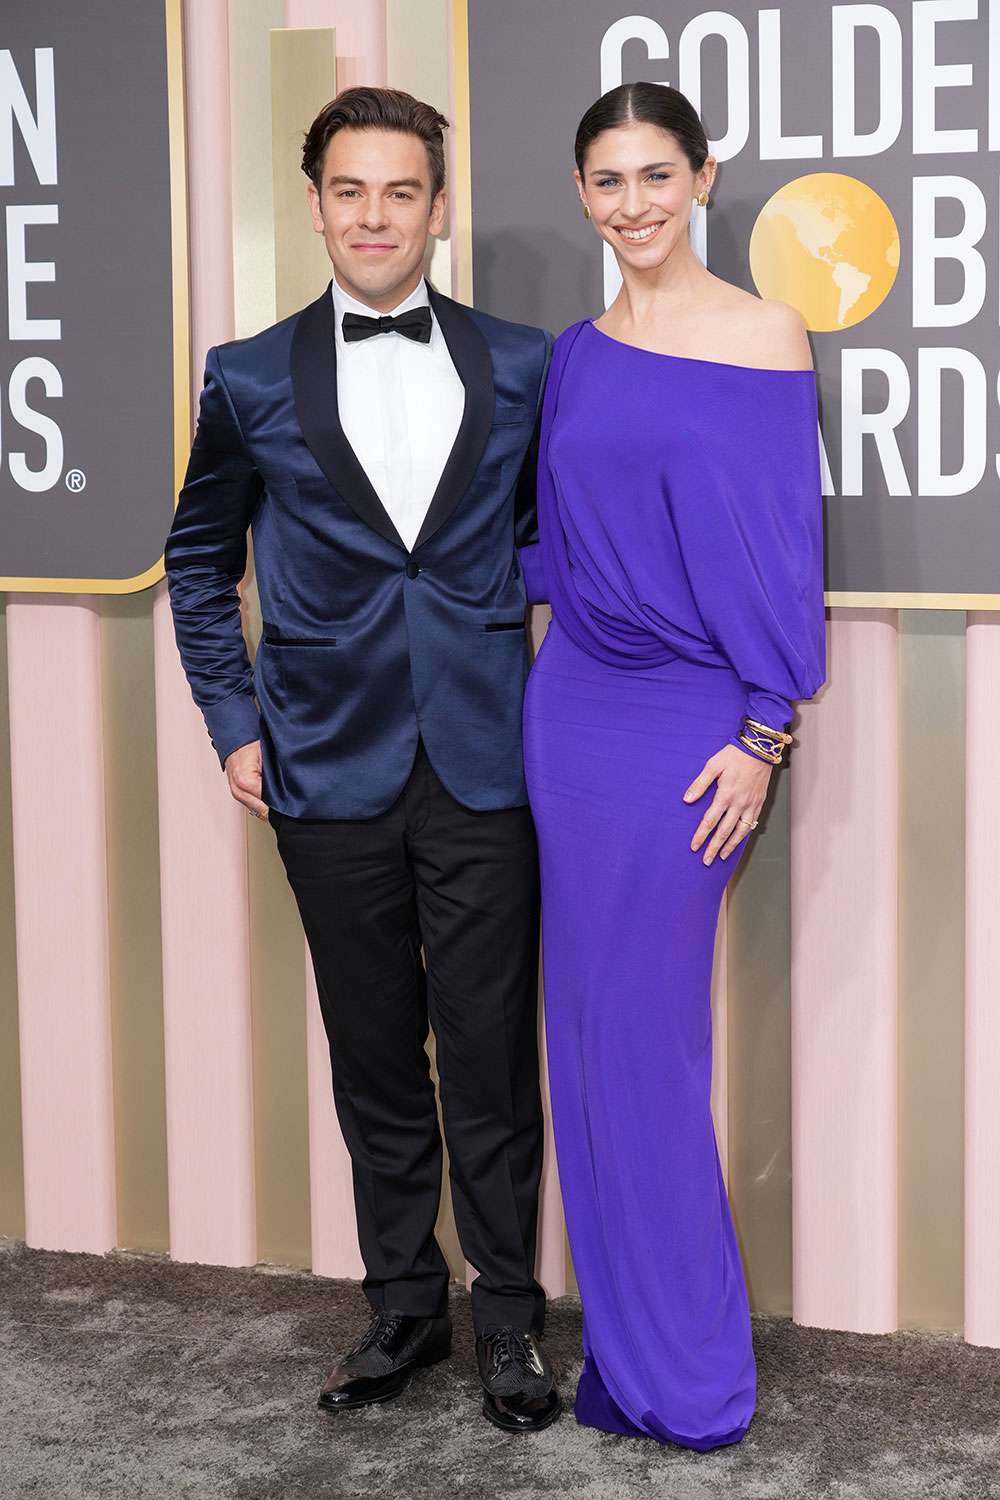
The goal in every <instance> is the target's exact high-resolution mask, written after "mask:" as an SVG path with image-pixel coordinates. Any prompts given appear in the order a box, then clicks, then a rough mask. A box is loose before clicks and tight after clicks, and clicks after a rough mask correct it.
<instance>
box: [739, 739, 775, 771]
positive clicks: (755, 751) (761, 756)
mask: <svg viewBox="0 0 1000 1500" xmlns="http://www.w3.org/2000/svg"><path fill="white" fill-rule="evenodd" d="M738 738H739V742H740V744H741V745H745V746H746V747H747V749H748V750H749V751H750V754H751V755H756V757H757V759H758V760H766V761H767V763H768V764H769V765H772V766H780V765H781V752H780V751H779V752H778V753H777V754H776V755H769V754H768V753H767V751H766V750H762V749H761V747H760V746H759V745H755V744H754V743H753V741H752V740H748V739H747V737H746V735H745V734H741V735H739V736H738Z"/></svg>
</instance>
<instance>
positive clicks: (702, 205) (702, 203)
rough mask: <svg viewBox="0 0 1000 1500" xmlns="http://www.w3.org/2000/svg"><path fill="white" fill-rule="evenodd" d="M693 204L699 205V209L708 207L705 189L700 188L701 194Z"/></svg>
mask: <svg viewBox="0 0 1000 1500" xmlns="http://www.w3.org/2000/svg"><path fill="white" fill-rule="evenodd" d="M695 202H696V203H697V204H698V205H699V207H700V208H707V207H708V192H707V190H706V189H705V188H702V190H701V192H700V193H699V194H698V196H697V198H696V199H695Z"/></svg>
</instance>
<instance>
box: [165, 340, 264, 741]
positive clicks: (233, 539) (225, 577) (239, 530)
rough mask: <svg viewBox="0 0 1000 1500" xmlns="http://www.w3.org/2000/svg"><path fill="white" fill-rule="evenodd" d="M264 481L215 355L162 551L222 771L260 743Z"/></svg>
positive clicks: (191, 676)
mask: <svg viewBox="0 0 1000 1500" xmlns="http://www.w3.org/2000/svg"><path fill="white" fill-rule="evenodd" d="M263 488H264V485H263V480H262V478H261V476H260V474H259V472H258V471H257V469H256V468H255V466H254V464H253V462H252V460H251V458H250V456H249V454H248V452H247V449H246V444H245V442H244V439H243V433H242V431H241V429H240V424H239V420H238V418H237V416H236V411H235V409H234V407H233V403H232V400H231V398H230V395H229V391H228V389H227V388H226V382H225V378H224V376H223V373H222V366H221V364H220V362H219V354H218V350H217V349H210V350H209V351H208V356H207V360H206V366H205V387H204V390H203V391H202V393H201V406H200V410H199V414H198V426H197V430H196V433H195V439H194V446H193V448H192V450H191V458H190V461H189V463H188V468H187V474H186V476H185V480H184V487H183V489H182V490H181V493H180V498H179V500H178V504H177V510H176V512H175V514H174V520H173V525H172V526H171V528H170V534H169V536H168V538H167V543H166V547H165V549H164V560H165V565H166V572H167V584H168V588H169V591H170V607H171V610H172V612H173V617H174V633H175V635H176V638H177V647H178V650H179V651H180V657H181V662H182V663H183V666H184V671H185V674H186V676H187V680H188V682H189V684H190V686H191V692H192V695H193V697H194V701H195V702H196V703H197V705H198V707H199V708H200V709H201V711H202V714H203V715H204V718H205V724H206V726H207V728H208V732H209V735H210V736H211V739H212V744H213V745H214V746H215V750H216V754H217V755H218V757H219V763H220V764H221V765H222V766H225V762H226V757H227V756H228V755H229V754H230V753H231V752H232V751H233V750H237V749H239V747H240V746H241V745H247V744H250V743H251V742H252V741H254V740H256V739H259V738H260V716H259V713H258V709H257V704H256V701H255V699H254V692H253V670H252V668H251V665H250V658H249V656H248V655H247V648H246V642H245V641H244V639H243V628H242V622H241V618H240V598H239V592H238V585H239V582H240V580H241V578H242V577H243V574H244V572H245V570H246V562H247V528H248V527H249V525H250V520H251V517H252V515H253V512H254V509H255V508H256V505H257V503H258V501H259V499H260V496H261V494H262V492H263Z"/></svg>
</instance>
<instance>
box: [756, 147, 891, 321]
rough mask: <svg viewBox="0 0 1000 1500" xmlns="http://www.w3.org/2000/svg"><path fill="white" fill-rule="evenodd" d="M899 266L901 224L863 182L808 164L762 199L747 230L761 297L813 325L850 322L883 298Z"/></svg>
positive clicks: (872, 307) (875, 305) (857, 318)
mask: <svg viewBox="0 0 1000 1500" xmlns="http://www.w3.org/2000/svg"><path fill="white" fill-rule="evenodd" d="M898 270H899V230H898V229H897V228H896V221H895V219H894V218H893V216H892V214H891V213H890V211H889V207H888V205H887V204H886V203H885V201H884V200H883V199H882V198H880V197H879V195H878V193H876V192H875V191H874V189H872V188H870V187H869V186H868V184H867V183H865V182H859V181H858V179H857V178H856V177H847V176H845V175H844V174H843V173H841V172H811V173H809V175H808V176H806V177H796V178H795V180H794V181H793V182H787V183H786V184H785V186H784V187H782V188H779V189H778V191H777V192H776V193H773V194H772V195H771V197H770V198H769V199H768V200H767V202H766V203H765V204H764V207H763V208H762V209H761V211H760V213H759V214H758V215H757V222H756V223H755V224H754V227H753V232H752V233H751V235H750V273H751V275H752V276H753V279H754V285H755V286H756V288H757V290H758V292H759V293H760V295H761V296H762V297H775V298H778V299H780V300H781V301H783V302H790V303H791V304H792V306H793V307H797V308H798V310H799V312H800V313H801V314H802V316H803V318H804V319H805V322H806V326H807V327H808V328H810V329H811V330H812V331H813V332H814V333H832V332H833V331H834V329H844V328H853V327H854V326H855V324H857V323H861V322H862V321H863V320H864V319H865V318H867V317H869V316H870V315H871V314H872V313H873V312H874V311H875V309H876V308H877V307H880V306H881V304H882V303H883V302H884V301H885V299H886V297H887V296H888V295H889V292H890V291H891V290H892V284H893V282H894V281H895V280H896V272H897V271H898Z"/></svg>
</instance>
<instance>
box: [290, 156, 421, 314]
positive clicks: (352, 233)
mask: <svg viewBox="0 0 1000 1500" xmlns="http://www.w3.org/2000/svg"><path fill="white" fill-rule="evenodd" d="M309 202H310V206H311V209H312V220H313V228H314V229H315V230H316V233H317V234H321V235H322V236H323V239H324V241H325V243H326V248H327V253H328V254H329V256H330V259H331V260H332V262H333V268H334V271H335V272H336V275H337V281H338V282H339V283H340V285H341V286H342V287H343V289H344V291H345V292H349V293H351V295H352V296H355V297H357V298H358V300H359V301H361V302H367V303H368V304H369V306H371V307H373V308H375V309H376V310H377V311H379V312H389V311H390V310H391V309H392V308H393V307H395V306H396V305H397V304H398V303H399V302H402V300H403V299H404V297H407V296H408V295H409V294H410V292H411V291H413V290H414V288H415V287H416V286H417V284H418V283H419V281H420V277H421V274H422V269H423V262H424V253H425V251H426V249H427V240H428V237H429V236H430V235H432V234H439V233H440V231H441V226H442V224H443V222H444V212H445V194H444V192H440V193H439V194H438V195H437V197H436V198H435V199H434V201H433V203H432V202H431V173H430V163H429V161H428V159H427V148H426V147H425V145H424V143H423V141H421V140H419V139H418V138H417V137H416V136H415V135H405V134H403V133H402V132H401V131H396V130H354V129H344V130H338V131H337V134H336V135H335V136H333V138H332V139H331V141H330V144H329V145H328V146H327V148H326V157H325V159H324V162H323V173H322V178H321V190H320V191H319V192H317V190H316V187H315V186H314V184H312V183H310V184H309Z"/></svg>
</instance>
